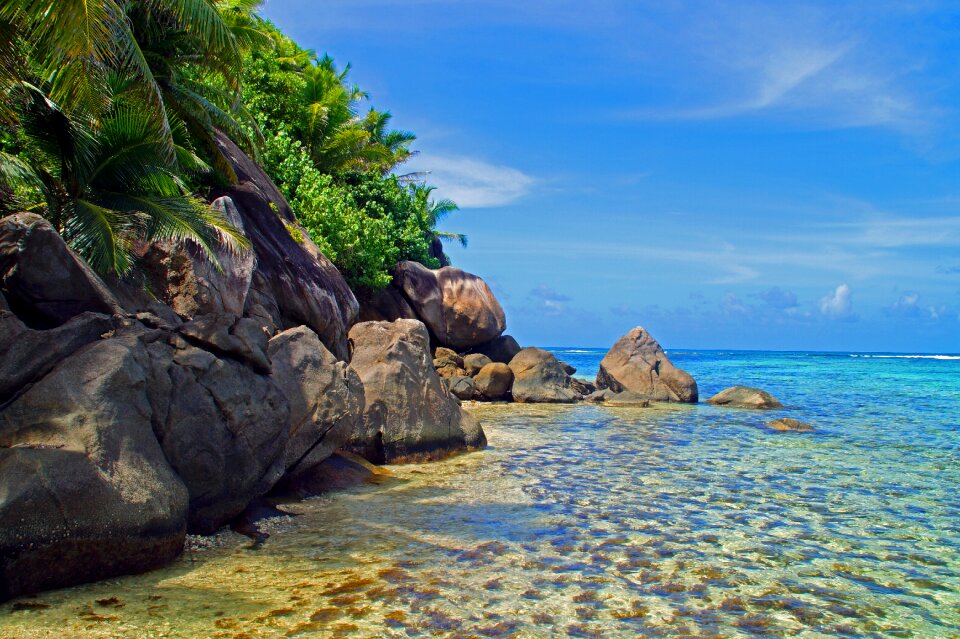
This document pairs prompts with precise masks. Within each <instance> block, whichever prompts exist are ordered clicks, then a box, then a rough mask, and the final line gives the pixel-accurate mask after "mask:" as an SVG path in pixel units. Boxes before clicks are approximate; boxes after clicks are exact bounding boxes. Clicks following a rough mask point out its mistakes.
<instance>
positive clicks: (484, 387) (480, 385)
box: [473, 362, 513, 400]
mask: <svg viewBox="0 0 960 639" xmlns="http://www.w3.org/2000/svg"><path fill="white" fill-rule="evenodd" d="M473 383H474V387H475V388H476V390H477V394H478V395H479V396H480V398H481V399H489V400H498V399H504V398H505V397H506V395H507V393H509V392H510V387H511V386H513V371H512V370H510V367H509V366H507V365H506V364H504V363H502V362H491V363H490V364H487V365H486V366H484V367H483V368H481V369H480V372H479V373H477V376H476V377H475V378H474V379H473Z"/></svg>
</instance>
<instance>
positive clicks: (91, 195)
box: [0, 87, 247, 274]
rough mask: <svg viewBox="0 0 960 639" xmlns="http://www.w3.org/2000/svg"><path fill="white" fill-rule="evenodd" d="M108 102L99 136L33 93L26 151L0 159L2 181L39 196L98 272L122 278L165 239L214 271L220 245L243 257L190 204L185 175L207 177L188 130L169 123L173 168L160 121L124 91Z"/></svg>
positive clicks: (210, 214) (210, 216) (240, 242)
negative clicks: (143, 251)
mask: <svg viewBox="0 0 960 639" xmlns="http://www.w3.org/2000/svg"><path fill="white" fill-rule="evenodd" d="M114 88H117V87H114ZM111 95H113V96H114V100H113V106H112V107H111V109H110V110H109V111H108V112H107V113H106V114H105V115H104V116H103V117H102V118H101V119H100V120H99V127H98V129H97V130H96V134H94V132H93V131H91V129H90V128H89V127H88V126H87V124H86V122H87V121H88V119H87V118H73V117H71V116H70V115H69V114H67V113H66V112H65V111H63V110H61V109H60V108H59V107H58V106H57V105H56V104H55V103H54V102H53V101H52V100H50V98H49V97H47V96H46V95H44V94H43V93H42V92H40V91H39V90H37V89H32V90H30V92H29V97H28V100H27V101H26V103H25V107H24V109H23V110H22V112H21V113H20V114H19V119H20V122H21V126H22V127H23V136H22V137H23V140H24V147H25V148H24V152H23V153H21V154H20V157H19V159H17V158H11V157H10V156H5V157H3V158H0V178H6V181H7V183H8V185H9V184H10V183H11V182H13V184H14V185H15V186H20V187H21V188H23V187H27V188H32V189H33V191H34V192H35V193H38V194H39V195H40V197H41V198H42V201H41V202H39V203H35V204H34V205H33V206H34V208H40V209H41V210H42V212H43V213H44V215H45V217H46V218H47V219H49V220H50V222H51V223H52V224H53V225H54V226H55V227H56V228H57V230H58V231H59V232H60V234H61V235H62V236H63V238H64V239H65V240H66V241H67V242H68V243H69V244H70V245H71V246H72V247H73V248H74V249H75V250H76V251H77V252H78V253H79V254H80V255H81V256H83V257H84V259H86V260H87V262H89V263H90V265H91V266H93V267H94V268H95V269H96V270H97V271H99V272H101V273H111V272H112V273H118V274H122V273H124V272H126V271H127V270H129V268H130V267H131V266H132V264H133V253H134V249H135V248H136V246H137V245H138V244H139V243H142V242H153V241H156V240H159V239H171V240H174V241H185V240H191V241H193V242H194V243H196V244H197V245H198V246H199V247H200V248H201V250H202V251H204V252H205V253H206V255H207V256H208V258H209V259H210V260H211V261H212V262H213V263H214V264H217V260H216V256H215V255H214V252H213V249H214V247H215V246H217V245H222V246H225V247H227V248H229V249H231V250H241V249H242V248H244V247H245V246H246V244H247V241H246V239H245V238H243V237H242V235H241V234H240V233H239V232H238V231H237V230H236V229H235V228H233V227H232V226H231V225H230V224H229V223H228V222H226V220H224V219H223V218H222V217H221V216H219V215H217V214H216V213H215V212H214V211H213V210H212V209H211V208H210V207H209V206H208V205H206V204H205V203H204V202H202V201H199V200H197V199H196V198H195V197H193V196H191V195H190V194H189V192H188V191H187V189H186V187H185V185H184V183H183V181H182V179H181V178H180V176H179V174H180V172H181V171H183V170H185V169H188V170H189V169H192V170H196V171H203V170H209V167H207V166H206V165H205V163H204V162H203V161H202V160H201V159H200V158H199V157H197V156H196V154H195V153H194V152H193V150H192V149H191V148H190V146H189V138H188V136H187V134H186V129H185V127H184V126H183V125H182V123H180V122H179V121H177V120H175V119H174V120H172V126H171V129H170V130H171V137H172V140H173V146H174V154H175V160H169V159H168V158H167V155H166V153H165V142H164V140H163V135H162V133H163V131H162V130H161V129H160V125H159V124H158V123H157V121H156V120H155V119H154V118H152V117H151V116H150V114H148V113H147V112H145V111H144V109H143V108H141V105H140V104H138V103H137V102H136V101H132V100H129V99H127V97H126V94H125V92H124V91H123V90H122V88H117V90H116V91H115V92H111ZM11 178H12V180H11ZM17 181H19V184H17ZM28 208H29V206H28Z"/></svg>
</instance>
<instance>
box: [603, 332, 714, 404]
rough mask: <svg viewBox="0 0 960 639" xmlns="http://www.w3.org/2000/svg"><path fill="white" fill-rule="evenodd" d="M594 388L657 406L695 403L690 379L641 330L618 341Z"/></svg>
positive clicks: (694, 394) (694, 392) (694, 383)
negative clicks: (627, 394) (634, 396)
mask: <svg viewBox="0 0 960 639" xmlns="http://www.w3.org/2000/svg"><path fill="white" fill-rule="evenodd" d="M597 388H598V389H604V388H609V389H610V390H612V391H613V392H615V393H620V392H623V391H630V392H632V393H636V394H638V395H640V396H642V397H644V398H646V399H650V400H653V401H658V402H689V403H696V401H697V398H698V393H697V383H696V382H695V381H694V379H693V377H691V376H690V375H688V374H687V373H686V372H684V371H682V370H680V369H679V368H677V367H676V366H674V365H673V363H672V362H671V361H670V360H669V359H667V355H666V353H664V352H663V349H662V348H660V344H658V343H657V341H656V340H655V339H653V337H651V336H650V334H649V333H647V331H645V330H644V329H643V328H642V327H640V326H638V327H636V328H634V329H633V330H631V331H630V332H629V333H627V334H626V335H624V336H623V337H621V338H620V339H619V340H617V343H616V344H614V345H613V348H611V349H610V350H609V351H608V352H607V354H606V355H605V356H604V358H603V360H601V362H600V372H599V373H597Z"/></svg>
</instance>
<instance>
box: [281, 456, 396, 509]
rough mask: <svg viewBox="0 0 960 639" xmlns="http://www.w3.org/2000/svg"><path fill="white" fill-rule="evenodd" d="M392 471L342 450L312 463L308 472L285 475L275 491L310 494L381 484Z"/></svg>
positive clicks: (289, 493)
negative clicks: (313, 464) (366, 484)
mask: <svg viewBox="0 0 960 639" xmlns="http://www.w3.org/2000/svg"><path fill="white" fill-rule="evenodd" d="M392 474H393V473H391V472H390V471H389V470H387V469H386V468H381V467H380V466H376V465H374V464H371V463H370V462H368V461H367V460H366V459H364V458H363V457H360V456H359V455H354V454H353V453H348V452H346V451H343V450H341V451H337V452H335V453H333V454H332V455H330V456H329V457H327V458H326V459H325V460H323V461H322V462H320V463H319V464H317V465H316V466H314V467H313V468H312V469H311V471H310V472H309V473H303V474H300V475H297V476H287V477H284V478H283V480H281V482H280V483H279V484H277V488H276V490H275V492H276V493H277V494H286V495H294V496H296V497H301V498H302V497H310V496H312V495H320V494H323V493H326V492H330V491H334V490H344V489H346V488H352V487H353V486H359V485H360V484H365V483H369V484H381V483H383V482H385V481H386V480H388V479H389V478H390V476H391V475H392Z"/></svg>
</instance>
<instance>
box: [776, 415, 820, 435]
mask: <svg viewBox="0 0 960 639" xmlns="http://www.w3.org/2000/svg"><path fill="white" fill-rule="evenodd" d="M767 426H768V427H769V428H772V429H773V430H778V431H792V432H795V433H812V432H813V431H815V430H816V429H815V428H814V427H813V426H811V425H810V424H808V423H806V422H802V421H800V420H799V419H793V418H792V417H781V418H780V419H775V420H773V421H772V422H767Z"/></svg>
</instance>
